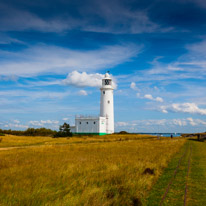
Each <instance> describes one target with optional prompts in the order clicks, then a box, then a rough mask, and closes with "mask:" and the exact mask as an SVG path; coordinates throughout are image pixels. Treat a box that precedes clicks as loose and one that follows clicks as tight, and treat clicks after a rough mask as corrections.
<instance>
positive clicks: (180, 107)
mask: <svg viewBox="0 0 206 206" xmlns="http://www.w3.org/2000/svg"><path fill="white" fill-rule="evenodd" d="M160 109H161V111H162V112H163V113H168V111H171V112H182V113H189V114H200V115H206V109H201V108H199V107H198V105H197V104H195V103H181V104H175V103H174V104H171V105H167V106H161V107H160Z"/></svg>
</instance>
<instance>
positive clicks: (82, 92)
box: [78, 90, 88, 96]
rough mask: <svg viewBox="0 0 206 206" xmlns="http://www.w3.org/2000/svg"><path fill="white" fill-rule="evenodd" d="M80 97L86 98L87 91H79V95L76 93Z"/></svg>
mask: <svg viewBox="0 0 206 206" xmlns="http://www.w3.org/2000/svg"><path fill="white" fill-rule="evenodd" d="M78 94H79V95H80V96H87V95H88V94H87V91H85V90H80V91H79V93H78Z"/></svg>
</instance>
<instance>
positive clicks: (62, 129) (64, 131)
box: [0, 122, 72, 138]
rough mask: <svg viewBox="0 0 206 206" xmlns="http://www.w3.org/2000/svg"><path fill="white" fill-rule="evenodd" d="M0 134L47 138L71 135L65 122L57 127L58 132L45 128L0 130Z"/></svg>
mask: <svg viewBox="0 0 206 206" xmlns="http://www.w3.org/2000/svg"><path fill="white" fill-rule="evenodd" d="M0 134H1V135H3V134H10V135H17V136H49V137H55V138H57V137H71V136H72V133H71V132H70V125H69V124H67V123H66V122H65V123H64V124H63V125H60V126H59V131H56V130H51V129H47V128H44V127H42V128H37V129H35V128H28V129H27V130H25V131H20V130H11V129H8V130H3V129H0Z"/></svg>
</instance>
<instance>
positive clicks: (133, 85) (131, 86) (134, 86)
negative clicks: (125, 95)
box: [130, 82, 140, 91]
mask: <svg viewBox="0 0 206 206" xmlns="http://www.w3.org/2000/svg"><path fill="white" fill-rule="evenodd" d="M130 88H131V89H133V90H135V91H140V89H139V88H137V85H136V83H135V82H131V84H130Z"/></svg>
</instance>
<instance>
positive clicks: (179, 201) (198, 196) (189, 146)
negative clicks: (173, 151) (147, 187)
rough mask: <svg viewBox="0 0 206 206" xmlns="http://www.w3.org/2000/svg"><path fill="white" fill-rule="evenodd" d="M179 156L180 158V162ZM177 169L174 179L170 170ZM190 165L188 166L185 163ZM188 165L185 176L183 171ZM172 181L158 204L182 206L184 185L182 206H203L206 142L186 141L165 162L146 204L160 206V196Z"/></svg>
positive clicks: (204, 201) (205, 203) (205, 180)
mask: <svg viewBox="0 0 206 206" xmlns="http://www.w3.org/2000/svg"><path fill="white" fill-rule="evenodd" d="M181 157H183V158H182V159H181ZM180 159H181V162H180V164H179V168H178V170H177V173H176V175H175V177H174V171H175V170H176V168H177V165H178V162H179V161H180ZM190 161H191V163H190V164H189V162H190ZM188 165H189V176H188V178H187V171H188ZM171 180H172V184H171V185H170V188H169V191H168V193H167V195H166V197H165V199H164V201H163V202H162V203H163V204H162V205H183V204H184V198H185V187H186V183H187V185H188V192H187V196H186V197H187V198H186V203H187V205H191V206H192V205H198V206H204V205H206V199H205V193H206V188H205V185H206V143H205V142H199V141H197V139H190V140H188V141H187V143H186V144H185V145H184V147H183V148H182V149H181V151H180V153H178V154H177V155H176V156H175V158H173V159H172V161H171V162H170V163H169V165H168V167H167V168H166V169H165V170H164V173H163V175H162V176H161V177H160V178H159V180H158V181H157V183H156V184H155V186H154V187H153V188H152V191H151V192H150V195H149V197H148V202H147V205H154V206H155V205H160V202H161V200H162V198H163V195H164V193H165V191H166V188H167V186H168V184H169V182H170V181H171Z"/></svg>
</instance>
